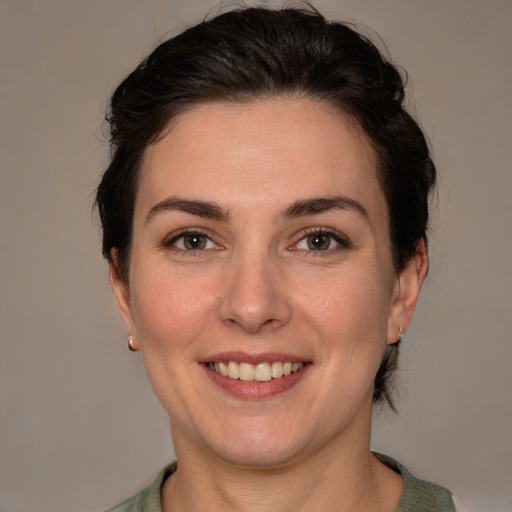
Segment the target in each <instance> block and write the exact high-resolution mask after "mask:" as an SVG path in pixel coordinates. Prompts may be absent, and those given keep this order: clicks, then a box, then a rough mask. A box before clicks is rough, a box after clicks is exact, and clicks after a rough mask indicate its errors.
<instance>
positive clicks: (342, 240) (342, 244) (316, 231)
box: [290, 227, 351, 256]
mask: <svg viewBox="0 0 512 512" xmlns="http://www.w3.org/2000/svg"><path fill="white" fill-rule="evenodd" d="M313 236H324V237H328V239H329V247H327V248H326V249H316V250H315V249H311V248H310V249H301V248H299V247H298V246H299V244H301V243H302V242H305V241H306V243H307V239H308V238H310V237H313ZM333 241H334V243H336V244H337V246H336V247H330V245H331V243H332V242H333ZM350 246H351V244H350V241H349V240H348V239H347V237H346V236H344V235H342V234H341V233H338V232H337V231H333V230H331V229H328V228H316V227H315V228H309V229H307V230H306V231H305V233H304V234H303V236H302V237H301V238H300V240H299V241H298V242H296V243H294V244H293V245H292V246H291V247H290V250H292V251H294V250H295V251H297V250H298V251H302V250H303V251H305V252H311V253H313V254H311V256H319V255H320V253H324V252H328V253H332V252H334V251H341V250H343V249H349V248H350Z"/></svg>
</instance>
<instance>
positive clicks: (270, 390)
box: [202, 364, 311, 400]
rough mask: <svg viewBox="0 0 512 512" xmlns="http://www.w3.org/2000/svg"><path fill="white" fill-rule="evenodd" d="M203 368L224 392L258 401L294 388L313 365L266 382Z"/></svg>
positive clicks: (204, 366)
mask: <svg viewBox="0 0 512 512" xmlns="http://www.w3.org/2000/svg"><path fill="white" fill-rule="evenodd" d="M202 366H203V368H204V370H205V371H206V374H207V375H208V377H210V379H212V381H213V382H214V383H215V384H217V386H219V387H220V388H222V389H223V390H224V391H227V392H228V393H231V394H232V395H233V396H235V397H236V398H246V399H253V400H258V399H263V398H270V397H273V396H276V395H279V394H281V393H283V392H285V391H287V390H288V389H290V388H292V387H293V386H295V385H296V384H297V383H298V382H299V381H300V380H301V379H302V378H303V377H304V375H305V374H306V372H307V371H308V370H309V368H310V366H311V365H309V364H306V365H304V367H303V368H302V370H300V371H298V372H295V373H290V375H285V376H283V377H280V378H279V379H271V380H267V381H264V382H260V381H244V380H239V379H232V378H230V377H224V376H223V375H219V374H218V373H216V372H214V371H213V370H210V369H209V368H208V367H207V366H206V365H205V364H203V365H202Z"/></svg>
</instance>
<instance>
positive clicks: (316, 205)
mask: <svg viewBox="0 0 512 512" xmlns="http://www.w3.org/2000/svg"><path fill="white" fill-rule="evenodd" d="M330 210H352V211H355V212H357V213H358V214H360V215H361V216H362V217H364V218H365V219H366V220H369V215H368V212H367V210H366V208H365V207H364V206H363V205H362V204H361V203H360V202H359V201H356V200H355V199H351V198H349V197H346V196H334V197H314V198H309V199H300V200H299V201H296V202H294V203H293V204H291V205H290V206H289V207H288V208H286V209H285V210H284V213H283V214H282V218H283V219H289V218H296V217H305V216H307V215H318V214H320V213H324V212H327V211H330ZM168 211H181V212H185V213H190V214H191V215H197V216H198V217H203V218H207V219H214V220H222V221H228V220H229V213H228V212H227V210H224V209H223V208H221V207H220V206H219V205H218V204H216V203H213V202H210V201H199V200H191V199H184V198H179V197H168V198H167V199H164V200H163V201H160V202H159V203H157V204H155V205H154V206H153V207H152V208H151V210H149V212H148V214H147V215H146V219H145V221H144V222H145V223H148V222H149V221H150V220H151V219H152V218H153V217H155V216H156V215H158V214H160V213H163V212H168Z"/></svg>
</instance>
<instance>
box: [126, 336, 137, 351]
mask: <svg viewBox="0 0 512 512" xmlns="http://www.w3.org/2000/svg"><path fill="white" fill-rule="evenodd" d="M127 345H128V350H129V351H130V352H138V350H137V349H136V348H135V345H134V344H133V336H128V343H127Z"/></svg>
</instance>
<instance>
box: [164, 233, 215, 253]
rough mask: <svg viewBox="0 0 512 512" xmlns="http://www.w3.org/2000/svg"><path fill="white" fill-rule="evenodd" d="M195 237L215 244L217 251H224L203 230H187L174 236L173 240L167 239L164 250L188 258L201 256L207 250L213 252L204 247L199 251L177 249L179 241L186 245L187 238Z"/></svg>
mask: <svg viewBox="0 0 512 512" xmlns="http://www.w3.org/2000/svg"><path fill="white" fill-rule="evenodd" d="M193 236H197V237H201V238H203V239H205V241H206V242H205V243H206V244H208V243H210V244H213V245H214V246H215V247H214V248H215V249H223V247H222V246H220V245H219V244H217V243H215V242H214V241H213V240H212V237H211V236H210V234H209V233H206V232H204V231H203V230H201V229H185V230H183V231H180V232H179V233H177V234H174V235H173V236H172V237H171V238H169V239H165V240H164V241H163V242H162V247H163V248H164V249H170V250H172V251H175V252H177V253H180V254H186V255H187V256H199V254H200V253H201V252H203V251H205V250H211V249H212V247H204V248H203V247H202V248H199V249H195V250H194V249H187V248H185V247H183V248H182V247H177V243H178V241H180V240H182V241H183V243H184V240H185V239H186V237H193Z"/></svg>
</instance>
